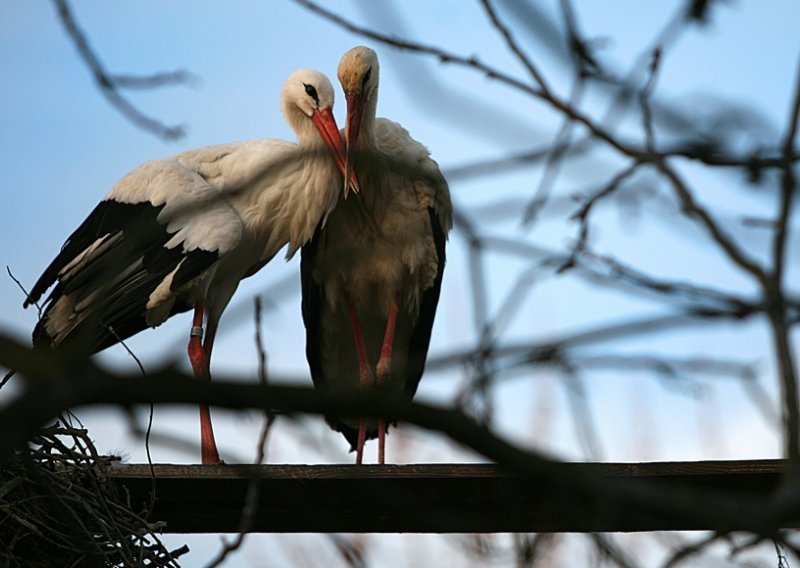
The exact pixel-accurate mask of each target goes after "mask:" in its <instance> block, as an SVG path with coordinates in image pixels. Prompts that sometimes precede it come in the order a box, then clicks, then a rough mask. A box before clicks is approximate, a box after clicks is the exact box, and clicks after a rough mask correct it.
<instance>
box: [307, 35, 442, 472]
mask: <svg viewBox="0 0 800 568" xmlns="http://www.w3.org/2000/svg"><path fill="white" fill-rule="evenodd" d="M378 74H379V73H378V58H377V55H376V54H375V52H374V51H373V50H371V49H369V48H367V47H355V48H353V49H351V50H349V51H348V52H347V53H345V54H344V56H343V57H342V59H341V61H340V62H339V71H338V75H339V81H340V82H341V84H342V88H343V89H344V92H345V96H346V98H347V123H346V128H345V134H346V139H347V166H346V171H347V172H348V177H349V173H350V167H351V166H350V164H351V161H352V168H353V169H354V170H355V173H356V176H357V178H358V183H359V185H360V186H361V193H360V194H359V196H358V198H357V199H350V200H347V201H345V200H344V199H339V203H338V204H337V205H336V208H335V209H334V210H333V212H332V213H331V214H330V216H329V217H328V219H327V221H326V223H325V224H324V226H323V225H322V224H321V225H320V227H319V228H318V229H317V233H316V234H315V236H314V238H313V240H312V241H311V242H310V243H309V244H307V245H306V246H304V247H303V249H302V260H301V276H302V283H303V320H304V323H305V326H306V356H307V359H308V363H309V367H310V370H311V376H312V378H313V380H314V384H315V386H316V387H318V388H335V389H358V388H373V385H376V386H377V388H379V389H386V390H387V391H390V392H395V393H397V392H402V393H404V394H405V395H407V396H408V397H409V398H411V397H413V396H414V393H415V392H416V390H417V385H418V384H419V380H420V378H421V376H422V372H423V369H424V366H425V359H426V356H427V353H428V345H429V343H430V337H431V327H432V326H433V319H434V315H435V313H436V306H437V304H438V302H439V290H440V288H441V284H442V271H443V270H444V263H445V241H446V239H447V234H448V232H449V230H450V228H451V226H452V205H451V203H450V192H449V189H448V187H447V182H446V181H445V179H444V177H443V176H442V174H441V172H440V170H439V166H438V165H437V164H436V162H434V161H433V160H432V159H431V158H430V154H429V152H428V150H427V149H426V148H425V147H424V146H423V145H422V144H420V143H419V142H417V141H416V140H414V139H413V138H411V136H409V134H408V132H407V131H406V130H405V129H404V128H403V127H402V126H400V125H399V124H397V123H395V122H392V121H390V120H387V119H384V118H379V119H376V118H375V111H376V106H377V102H378ZM328 423H329V424H330V425H331V427H332V428H333V429H335V430H338V431H340V432H342V434H344V436H345V437H346V438H347V440H348V441H349V442H350V444H351V447H352V449H354V450H356V463H361V461H362V457H363V448H364V441H365V440H366V439H371V438H375V437H376V436H377V437H378V439H379V442H378V462H379V463H384V459H385V458H384V456H385V433H386V422H385V420H378V421H377V424H376V423H375V421H370V423H369V424H367V421H365V420H359V419H358V418H346V417H328Z"/></svg>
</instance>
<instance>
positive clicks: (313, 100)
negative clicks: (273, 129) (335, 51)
mask: <svg viewBox="0 0 800 568" xmlns="http://www.w3.org/2000/svg"><path fill="white" fill-rule="evenodd" d="M333 96H334V95H333V86H332V85H331V82H330V81H329V80H328V78H327V77H326V76H325V75H323V74H322V73H320V72H319V71H314V70H313V69H298V70H296V71H294V72H293V73H292V74H291V75H289V78H288V79H287V80H286V83H284V85H283V89H282V90H281V110H283V116H284V117H285V118H286V121H287V122H288V123H289V125H290V126H291V127H292V129H293V130H294V131H295V134H297V138H298V140H299V141H300V143H301V144H302V143H303V142H304V139H307V134H306V133H307V132H308V129H309V128H310V126H308V122H307V121H308V120H309V119H310V121H311V123H312V124H313V125H314V126H315V127H316V129H317V131H318V132H319V135H320V137H321V138H322V141H323V142H324V143H325V145H326V146H327V147H328V149H329V150H330V151H331V154H332V155H333V159H334V161H335V162H336V166H337V167H338V168H339V171H341V172H342V174H343V175H344V174H345V170H346V166H345V162H346V150H345V146H344V143H343V142H342V137H341V135H340V134H339V127H338V126H336V119H335V118H334V117H333ZM351 177H352V178H353V180H354V179H355V176H351ZM345 185H347V184H345ZM350 185H352V186H353V191H358V185H357V184H356V183H355V181H352V182H351V184H350ZM345 194H346V191H345Z"/></svg>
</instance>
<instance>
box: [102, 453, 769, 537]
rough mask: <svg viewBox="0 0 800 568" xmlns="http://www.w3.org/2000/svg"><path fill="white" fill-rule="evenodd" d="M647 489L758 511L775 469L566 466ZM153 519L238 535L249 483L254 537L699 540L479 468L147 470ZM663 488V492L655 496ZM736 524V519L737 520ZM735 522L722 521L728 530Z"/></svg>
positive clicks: (675, 523)
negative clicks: (653, 536) (640, 535)
mask: <svg viewBox="0 0 800 568" xmlns="http://www.w3.org/2000/svg"><path fill="white" fill-rule="evenodd" d="M564 467H566V468H570V470H571V471H576V472H580V471H583V472H587V473H588V472H593V473H599V474H601V475H603V476H609V477H614V478H618V479H622V480H628V479H630V480H646V481H647V482H648V483H652V484H653V487H656V488H657V487H663V488H678V487H686V488H690V489H703V488H708V489H709V490H713V491H715V492H717V493H722V494H726V493H730V494H731V495H736V496H739V497H741V496H743V495H746V496H751V497H753V498H757V499H761V498H763V499H766V498H767V497H768V496H769V495H770V494H771V492H772V491H773V490H774V489H775V487H776V486H777V483H778V481H779V476H780V474H781V472H782V471H783V468H784V462H783V461H782V460H755V461H735V462H723V461H714V462H657V463H606V464H597V463H594V464H580V463H573V464H564ZM153 470H154V473H155V495H156V500H155V508H154V510H153V513H152V514H151V515H150V517H149V519H150V520H151V521H164V522H166V529H165V532H170V533H212V532H237V531H238V530H239V524H240V518H241V512H242V507H243V504H244V499H245V494H246V492H247V489H248V486H249V483H250V481H251V480H253V479H258V480H259V483H260V491H261V496H260V501H259V507H258V512H257V515H256V517H255V520H254V522H253V524H252V526H251V529H250V530H251V532H414V533H427V532H436V533H455V532H458V533H462V532H590V531H591V532H617V531H653V530H704V529H712V528H718V527H710V526H703V525H702V522H699V521H697V520H695V519H691V518H666V517H664V516H663V515H659V514H657V513H655V512H653V511H648V510H637V509H636V508H631V507H609V506H608V504H607V503H603V504H599V503H592V502H587V501H586V500H585V499H581V498H580V497H579V496H578V495H576V494H575V492H571V491H565V490H563V489H557V488H556V487H553V486H552V484H547V483H544V482H542V481H541V480H538V481H537V480H535V479H529V478H522V477H519V476H515V475H511V474H508V473H505V472H504V471H502V470H501V469H500V468H499V467H497V466H494V465H483V464H420V465H386V466H373V465H365V466H353V465H315V466H306V465H262V466H254V465H219V466H201V465H168V464H164V465H154V466H153ZM110 477H111V479H112V480H113V482H115V483H117V484H118V485H119V486H120V487H121V488H124V491H127V492H128V494H129V495H130V498H131V503H132V504H133V505H134V507H135V508H139V507H141V506H143V504H145V503H147V502H148V501H149V496H150V490H151V488H152V487H153V479H152V477H151V473H150V467H149V466H148V465H140V464H136V465H120V466H115V467H114V468H112V470H111V474H110ZM658 484H661V485H658ZM734 517H735V516H734ZM740 525H741V519H737V518H730V519H725V526H726V528H729V529H735V528H739V526H740Z"/></svg>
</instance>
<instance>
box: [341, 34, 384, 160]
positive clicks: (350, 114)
mask: <svg viewBox="0 0 800 568" xmlns="http://www.w3.org/2000/svg"><path fill="white" fill-rule="evenodd" d="M378 74H379V66H378V55H377V54H376V53H375V52H374V51H373V50H371V49H370V48H368V47H364V46H363V45H359V46H357V47H354V48H353V49H350V50H349V51H347V52H346V53H345V54H344V55H343V56H342V59H341V60H340V61H339V70H338V76H339V82H340V83H341V84H342V89H343V90H344V96H345V100H346V101H347V121H346V123H345V137H346V141H347V149H346V157H345V172H347V173H346V174H345V176H349V172H350V169H351V167H352V162H353V152H354V151H355V149H356V146H357V144H358V137H359V134H360V131H361V120H362V118H363V117H364V112H365V109H367V108H369V111H368V112H369V113H373V114H374V112H375V106H376V105H377V101H378ZM371 118H374V117H371Z"/></svg>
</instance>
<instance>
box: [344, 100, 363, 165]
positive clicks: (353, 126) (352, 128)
mask: <svg viewBox="0 0 800 568" xmlns="http://www.w3.org/2000/svg"><path fill="white" fill-rule="evenodd" d="M345 99H346V100H347V122H346V128H345V134H346V135H347V149H346V151H345V160H344V171H345V174H344V177H345V179H348V176H350V175H352V176H353V178H355V177H356V176H355V173H352V174H351V169H352V167H353V166H352V164H353V162H354V159H353V155H354V154H355V151H356V146H357V145H358V135H359V132H360V131H361V117H362V116H364V99H363V98H361V95H360V94H350V95H348V94H345Z"/></svg>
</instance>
